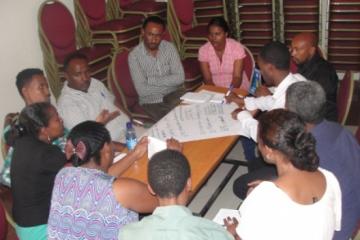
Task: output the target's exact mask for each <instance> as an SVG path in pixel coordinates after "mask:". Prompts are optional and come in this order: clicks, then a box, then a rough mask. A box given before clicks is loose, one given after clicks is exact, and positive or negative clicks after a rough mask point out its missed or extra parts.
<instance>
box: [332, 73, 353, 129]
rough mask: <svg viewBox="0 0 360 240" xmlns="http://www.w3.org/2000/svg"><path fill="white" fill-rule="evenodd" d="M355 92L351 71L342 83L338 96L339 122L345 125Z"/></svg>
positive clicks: (346, 74)
mask: <svg viewBox="0 0 360 240" xmlns="http://www.w3.org/2000/svg"><path fill="white" fill-rule="evenodd" d="M353 92H354V80H353V74H352V72H351V71H346V73H345V75H344V78H343V79H342V80H341V81H340V86H339V90H338V94H337V99H336V101H337V103H336V105H337V112H338V122H339V123H341V124H342V125H344V124H345V122H346V119H347V116H348V114H349V110H350V105H351V100H352V97H353Z"/></svg>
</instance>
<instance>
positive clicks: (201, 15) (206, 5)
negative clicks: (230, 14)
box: [194, 0, 227, 25]
mask: <svg viewBox="0 0 360 240" xmlns="http://www.w3.org/2000/svg"><path fill="white" fill-rule="evenodd" d="M194 6H195V15H196V19H197V22H198V23H199V24H204V25H207V24H208V22H209V21H210V19H211V18H213V17H224V19H225V20H227V11H226V2H225V0H210V1H207V0H195V1H194Z"/></svg>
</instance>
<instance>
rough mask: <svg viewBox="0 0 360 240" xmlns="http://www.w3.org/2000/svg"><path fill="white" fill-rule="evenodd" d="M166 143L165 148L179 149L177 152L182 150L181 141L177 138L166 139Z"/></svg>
mask: <svg viewBox="0 0 360 240" xmlns="http://www.w3.org/2000/svg"><path fill="white" fill-rule="evenodd" d="M166 145H167V148H168V149H171V150H175V151H179V152H182V150H183V145H182V143H180V142H179V141H178V140H176V139H174V138H170V139H167V140H166Z"/></svg>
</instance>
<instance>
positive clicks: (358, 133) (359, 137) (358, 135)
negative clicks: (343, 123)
mask: <svg viewBox="0 0 360 240" xmlns="http://www.w3.org/2000/svg"><path fill="white" fill-rule="evenodd" d="M355 138H356V140H357V141H358V143H359V144H360V123H359V126H358V128H357V130H356V133H355ZM359 230H360V223H359Z"/></svg>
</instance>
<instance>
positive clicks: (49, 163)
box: [41, 145, 66, 175]
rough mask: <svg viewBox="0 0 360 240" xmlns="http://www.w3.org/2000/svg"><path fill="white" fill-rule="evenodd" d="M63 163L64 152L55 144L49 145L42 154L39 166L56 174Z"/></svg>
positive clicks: (64, 158) (64, 160) (64, 161)
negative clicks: (41, 162)
mask: <svg viewBox="0 0 360 240" xmlns="http://www.w3.org/2000/svg"><path fill="white" fill-rule="evenodd" d="M65 163H66V157H65V154H64V153H63V152H62V151H61V150H60V149H59V148H58V147H57V146H53V145H51V146H50V147H49V149H48V150H47V151H45V152H44V154H43V164H42V165H41V168H43V169H44V170H45V171H46V172H47V173H52V174H54V175H56V174H57V173H58V172H59V170H60V169H61V168H62V167H63V166H64V165H65Z"/></svg>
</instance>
